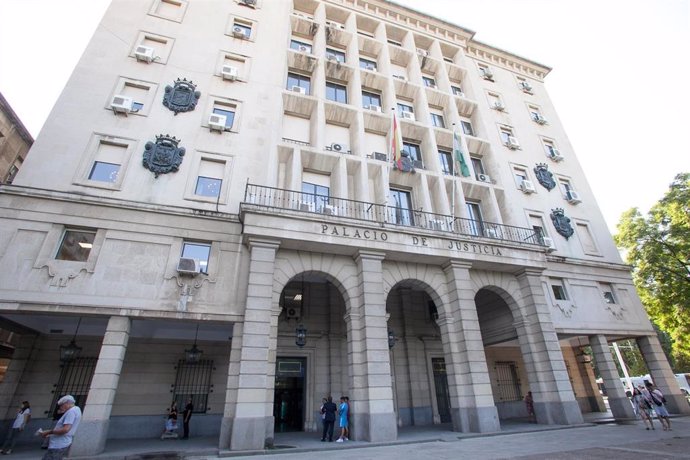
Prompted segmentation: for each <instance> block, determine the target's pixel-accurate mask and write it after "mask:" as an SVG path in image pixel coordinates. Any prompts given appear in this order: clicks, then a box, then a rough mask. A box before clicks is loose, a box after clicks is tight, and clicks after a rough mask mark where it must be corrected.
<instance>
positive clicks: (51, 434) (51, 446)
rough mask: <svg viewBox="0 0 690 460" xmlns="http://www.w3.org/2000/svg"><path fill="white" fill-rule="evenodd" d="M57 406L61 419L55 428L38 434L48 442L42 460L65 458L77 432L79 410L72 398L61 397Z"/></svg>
mask: <svg viewBox="0 0 690 460" xmlns="http://www.w3.org/2000/svg"><path fill="white" fill-rule="evenodd" d="M57 404H58V406H60V410H61V411H62V417H60V420H58V421H57V423H56V424H55V428H53V429H52V430H47V431H42V432H40V434H41V436H43V437H44V438H46V437H47V438H48V439H49V440H50V441H49V442H48V452H46V453H45V455H44V456H43V460H62V459H63V458H65V457H67V455H68V454H69V448H70V447H72V440H73V439H74V433H76V432H77V428H78V427H79V422H80V421H81V409H79V407H77V406H75V405H74V404H75V400H74V396H71V395H66V396H63V397H62V398H60V399H58V402H57Z"/></svg>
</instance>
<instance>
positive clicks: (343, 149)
mask: <svg viewBox="0 0 690 460" xmlns="http://www.w3.org/2000/svg"><path fill="white" fill-rule="evenodd" d="M331 150H332V151H334V152H340V153H347V152H349V151H350V149H348V148H347V145H345V144H339V143H338V142H333V143H332V144H331Z"/></svg>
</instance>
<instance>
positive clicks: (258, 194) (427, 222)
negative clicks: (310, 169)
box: [240, 184, 546, 248]
mask: <svg viewBox="0 0 690 460" xmlns="http://www.w3.org/2000/svg"><path fill="white" fill-rule="evenodd" d="M251 210H265V211H269V212H270V214H276V213H277V212H280V211H285V212H286V213H297V214H303V215H306V216H309V215H311V216H313V217H314V218H318V219H322V218H323V216H328V217H329V218H338V219H350V220H354V221H358V222H360V223H365V222H369V223H371V224H374V225H376V226H377V227H385V228H391V229H393V228H398V229H399V230H405V229H406V228H414V229H415V230H419V229H424V230H427V231H432V232H438V233H439V234H443V235H445V236H463V237H470V238H486V239H490V240H497V241H501V242H504V243H513V244H519V245H527V246H532V247H537V248H546V244H545V243H544V239H543V238H542V237H541V235H540V234H539V233H537V232H535V231H534V229H531V228H522V227H513V226H511V225H502V224H496V223H492V222H484V221H477V220H471V219H465V218H462V217H454V216H449V215H443V214H434V213H430V212H423V211H415V210H411V209H403V208H398V207H395V206H387V205H383V204H376V203H367V202H364V201H355V200H346V199H342V198H334V197H329V196H323V195H314V194H310V193H302V192H296V191H293V190H284V189H277V188H273V187H263V186H259V185H253V184H247V187H246V189H245V195H244V201H243V202H242V203H241V204H240V213H241V214H244V213H246V212H247V211H251ZM317 216H318V217H317Z"/></svg>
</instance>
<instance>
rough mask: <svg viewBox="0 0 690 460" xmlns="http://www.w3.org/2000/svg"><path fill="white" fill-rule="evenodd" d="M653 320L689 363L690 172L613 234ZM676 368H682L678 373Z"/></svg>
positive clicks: (677, 356)
mask: <svg viewBox="0 0 690 460" xmlns="http://www.w3.org/2000/svg"><path fill="white" fill-rule="evenodd" d="M614 239H615V241H616V244H617V245H618V247H619V248H620V249H623V250H624V251H625V255H626V260H627V262H628V263H629V264H631V265H632V266H633V281H634V283H635V286H636V288H637V291H638V293H639V294H640V298H641V299H642V303H643V304H644V306H645V308H646V309H647V313H648V314H649V316H650V317H651V319H652V321H653V322H654V323H656V324H657V325H658V326H659V327H660V328H661V329H662V330H663V331H665V332H666V333H668V335H669V336H670V338H671V342H672V354H673V358H674V361H675V362H676V364H677V365H684V366H685V365H687V363H688V362H690V174H688V173H682V174H678V175H677V176H676V177H675V179H674V180H673V182H672V183H671V185H670V186H669V189H668V191H667V192H666V194H665V195H664V197H663V198H662V199H661V200H659V201H658V202H657V203H656V204H655V205H654V206H652V208H651V209H650V211H649V213H648V214H647V216H646V217H644V216H642V214H641V213H640V212H639V210H638V209H637V208H632V209H630V210H628V211H626V212H624V213H623V215H622V216H621V219H620V221H619V222H618V226H617V233H616V235H615V236H614ZM676 370H678V369H676Z"/></svg>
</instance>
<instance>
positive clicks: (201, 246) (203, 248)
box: [181, 241, 211, 273]
mask: <svg viewBox="0 0 690 460" xmlns="http://www.w3.org/2000/svg"><path fill="white" fill-rule="evenodd" d="M210 256H211V244H210V243H196V242H190V241H185V242H184V243H183V244H182V255H181V257H182V258H185V259H197V260H199V266H200V267H201V273H208V262H209V257H210Z"/></svg>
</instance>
